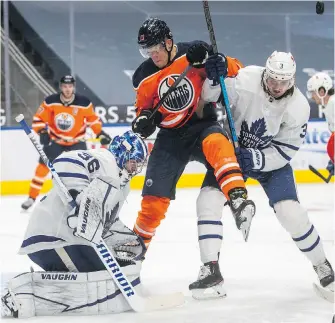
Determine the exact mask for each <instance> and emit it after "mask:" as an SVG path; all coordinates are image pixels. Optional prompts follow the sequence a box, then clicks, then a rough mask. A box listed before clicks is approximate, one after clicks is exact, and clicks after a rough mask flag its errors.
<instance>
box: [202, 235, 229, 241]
mask: <svg viewBox="0 0 335 323" xmlns="http://www.w3.org/2000/svg"><path fill="white" fill-rule="evenodd" d="M205 239H221V240H222V239H223V237H222V236H221V235H219V234H204V235H202V236H199V240H205Z"/></svg>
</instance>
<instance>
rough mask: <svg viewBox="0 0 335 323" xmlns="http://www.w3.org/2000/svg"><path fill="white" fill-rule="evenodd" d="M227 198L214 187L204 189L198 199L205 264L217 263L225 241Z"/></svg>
mask: <svg viewBox="0 0 335 323" xmlns="http://www.w3.org/2000/svg"><path fill="white" fill-rule="evenodd" d="M226 201H227V200H226V198H225V196H224V195H223V193H222V192H221V191H220V190H218V189H216V188H213V187H209V186H207V187H204V188H202V189H201V190H200V194H199V196H198V198H197V217H198V239H199V247H200V257H201V261H202V262H203V263H207V262H210V261H217V260H218V258H219V253H220V249H221V244H222V239H223V228H222V222H221V217H222V211H223V207H224V204H225V203H226Z"/></svg>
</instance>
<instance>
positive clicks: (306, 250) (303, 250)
mask: <svg viewBox="0 0 335 323" xmlns="http://www.w3.org/2000/svg"><path fill="white" fill-rule="evenodd" d="M319 242H320V237H319V236H318V238H317V239H316V241H315V243H314V244H312V245H311V246H310V247H309V248H306V249H300V248H299V249H300V250H301V251H302V252H308V251H312V250H313V249H314V248H315V247H316V246H317V245H318V244H319Z"/></svg>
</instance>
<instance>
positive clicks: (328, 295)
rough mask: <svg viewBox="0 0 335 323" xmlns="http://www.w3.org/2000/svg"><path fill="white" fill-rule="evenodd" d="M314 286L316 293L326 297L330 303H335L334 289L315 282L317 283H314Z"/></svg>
mask: <svg viewBox="0 0 335 323" xmlns="http://www.w3.org/2000/svg"><path fill="white" fill-rule="evenodd" d="M313 288H314V291H315V292H316V294H317V295H319V296H320V297H321V298H323V299H325V300H326V301H328V302H330V303H335V300H334V292H333V291H331V290H329V289H327V288H324V287H322V286H321V285H319V284H315V283H313Z"/></svg>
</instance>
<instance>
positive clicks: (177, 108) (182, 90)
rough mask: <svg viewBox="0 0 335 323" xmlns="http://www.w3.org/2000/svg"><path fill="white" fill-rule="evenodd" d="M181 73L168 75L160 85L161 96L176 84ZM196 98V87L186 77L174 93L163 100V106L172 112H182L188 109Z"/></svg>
mask: <svg viewBox="0 0 335 323" xmlns="http://www.w3.org/2000/svg"><path fill="white" fill-rule="evenodd" d="M178 77H179V74H174V75H168V76H167V77H165V78H164V79H163V80H162V81H161V83H160V84H159V87H158V93H159V98H160V99H161V98H162V97H163V95H164V94H165V93H166V92H167V91H168V90H169V88H170V87H171V86H172V85H173V84H174V82H175V81H176V79H177V78H178ZM193 100H194V87H193V84H192V82H191V81H190V80H189V79H188V78H187V77H185V78H184V79H183V80H182V81H181V82H180V83H179V84H178V86H177V87H176V89H175V90H174V91H172V93H170V94H169V95H168V97H167V98H166V99H165V101H164V102H163V107H164V108H165V109H167V110H169V111H170V112H181V111H184V110H186V109H187V108H188V107H189V106H190V105H191V104H192V102H193Z"/></svg>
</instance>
